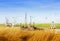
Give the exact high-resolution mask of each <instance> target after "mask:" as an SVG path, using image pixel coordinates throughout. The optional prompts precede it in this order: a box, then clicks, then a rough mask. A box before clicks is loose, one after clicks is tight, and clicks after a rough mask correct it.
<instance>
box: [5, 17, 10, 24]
mask: <svg viewBox="0 0 60 41" xmlns="http://www.w3.org/2000/svg"><path fill="white" fill-rule="evenodd" d="M5 19H6V25H8V24H9V20H8V18H7V17H5Z"/></svg>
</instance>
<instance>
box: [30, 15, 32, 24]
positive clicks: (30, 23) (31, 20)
mask: <svg viewBox="0 0 60 41" xmlns="http://www.w3.org/2000/svg"><path fill="white" fill-rule="evenodd" d="M31 24H32V16H30V25H31Z"/></svg>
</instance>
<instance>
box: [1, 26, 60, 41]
mask: <svg viewBox="0 0 60 41" xmlns="http://www.w3.org/2000/svg"><path fill="white" fill-rule="evenodd" d="M0 41H60V29H45V30H31V31H29V30H22V29H20V27H4V26H0Z"/></svg>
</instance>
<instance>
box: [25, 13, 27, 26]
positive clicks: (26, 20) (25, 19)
mask: <svg viewBox="0 0 60 41" xmlns="http://www.w3.org/2000/svg"><path fill="white" fill-rule="evenodd" d="M25 26H27V13H25Z"/></svg>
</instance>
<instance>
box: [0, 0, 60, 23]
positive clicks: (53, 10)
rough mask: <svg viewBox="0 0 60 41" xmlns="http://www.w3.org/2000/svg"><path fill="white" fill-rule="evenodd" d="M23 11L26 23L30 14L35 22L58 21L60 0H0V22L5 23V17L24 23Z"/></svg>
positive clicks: (59, 17) (59, 20)
mask: <svg viewBox="0 0 60 41" xmlns="http://www.w3.org/2000/svg"><path fill="white" fill-rule="evenodd" d="M25 12H26V13H27V17H28V18H27V21H28V23H29V22H30V21H29V20H30V19H29V18H30V16H32V22H35V23H51V21H55V22H56V23H60V0H0V23H5V21H6V20H5V17H7V18H8V19H9V20H10V22H13V21H14V20H16V22H17V23H21V22H22V23H24V15H25ZM12 17H14V18H12Z"/></svg>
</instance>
